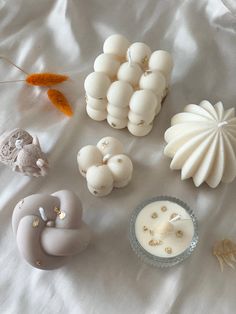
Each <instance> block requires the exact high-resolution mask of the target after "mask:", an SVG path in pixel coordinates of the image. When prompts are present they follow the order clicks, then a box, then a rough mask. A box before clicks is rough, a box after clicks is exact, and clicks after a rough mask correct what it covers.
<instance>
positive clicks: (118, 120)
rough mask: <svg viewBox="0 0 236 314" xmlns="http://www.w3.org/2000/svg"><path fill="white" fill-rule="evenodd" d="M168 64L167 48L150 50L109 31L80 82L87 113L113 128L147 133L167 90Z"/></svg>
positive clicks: (135, 132)
mask: <svg viewBox="0 0 236 314" xmlns="http://www.w3.org/2000/svg"><path fill="white" fill-rule="evenodd" d="M172 68H173V61H172V58H171V55H170V54H169V53H168V52H167V51H164V50H157V51H154V52H153V53H152V52H151V49H150V48H149V47H148V46H147V45H146V44H144V43H141V42H136V43H133V44H130V43H129V41H128V40H127V39H126V38H125V37H124V36H122V35H119V34H115V35H111V36H110V37H108V38H107V39H106V40H105V42H104V45H103V53H102V54H100V55H99V56H98V57H97V58H96V59H95V62H94V72H92V73H90V74H89V75H88V76H87V78H86V79H85V82H84V88H85V92H86V102H87V105H86V110H87V114H88V115H89V117H90V118H91V119H93V120H96V121H103V120H107V122H108V123H109V125H110V126H111V127H113V128H115V129H124V128H126V127H127V128H128V130H129V132H130V133H131V134H133V135H135V136H145V135H147V134H148V133H149V132H150V131H151V130H152V127H153V121H154V119H155V117H156V115H157V114H158V113H159V111H160V109H161V103H162V101H163V99H164V97H165V96H166V94H167V90H168V84H169V81H170V76H171V71H172Z"/></svg>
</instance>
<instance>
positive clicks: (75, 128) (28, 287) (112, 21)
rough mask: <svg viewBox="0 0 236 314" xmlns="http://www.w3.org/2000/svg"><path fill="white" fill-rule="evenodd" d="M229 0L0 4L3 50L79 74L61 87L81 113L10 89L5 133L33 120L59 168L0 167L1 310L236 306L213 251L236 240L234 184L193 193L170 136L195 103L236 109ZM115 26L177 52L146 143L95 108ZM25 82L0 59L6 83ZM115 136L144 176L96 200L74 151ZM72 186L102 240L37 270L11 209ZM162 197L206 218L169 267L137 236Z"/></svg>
mask: <svg viewBox="0 0 236 314" xmlns="http://www.w3.org/2000/svg"><path fill="white" fill-rule="evenodd" d="M224 3H225V4H226V5H227V6H228V8H227V7H226V6H225V5H224V4H223V2H221V1H220V0H209V1H207V0H198V1H196V0H195V1H194V0H189V1H181V0H179V1H177V0H165V1H164V0H163V1H160V0H159V1H151V0H150V1H147V0H146V1H138V0H136V1H128V0H119V1H109V0H93V1H85V0H84V1H82V0H81V1H79V0H78V1H76V0H74V1H73V0H68V1H65V0H58V1H56V0H55V1H52V0H41V1H33V0H32V1H30V0H18V1H13V0H8V1H7V0H0V54H1V55H5V56H8V57H9V58H10V59H12V60H14V61H15V62H16V63H17V64H19V65H20V66H22V67H23V68H24V69H25V70H27V71H28V72H39V71H55V72H58V73H68V74H69V75H70V76H71V78H72V80H71V81H70V82H68V83H65V84H62V85H61V86H60V89H61V90H63V91H64V92H65V94H66V95H67V97H68V99H69V100H70V102H71V103H72V104H73V107H74V109H75V115H74V117H73V118H72V119H67V118H64V116H62V115H61V114H60V113H58V112H57V111H56V110H55V109H54V108H53V107H52V106H51V105H50V104H49V103H48V101H47V98H46V97H45V91H44V90H43V89H38V88H32V87H29V86H26V85H25V84H24V83H16V84H8V85H7V84H4V85H3V84H2V85H0V106H1V107H0V109H1V111H0V131H1V132H2V131H4V130H5V129H7V128H13V127H23V128H26V129H27V130H28V131H30V132H31V133H35V134H37V135H38V136H39V139H40V142H41V146H42V147H43V148H44V150H45V151H46V152H48V153H49V159H50V163H51V171H50V174H49V175H48V176H47V177H46V178H39V179H30V178H27V177H23V176H21V175H19V174H16V173H12V172H11V171H10V170H9V169H7V168H5V167H4V166H0V191H1V192H0V204H1V205H0V206H1V210H0V311H1V313H3V314H5V313H7V314H10V313H14V314H15V313H23V314H27V313H72V314H73V313H86V314H90V313H96V314H97V313H99V314H104V313H110V314H113V313H114V314H116V313H129V314H133V313H135V314H139V313H140V314H144V313H147V314H165V313H173V314H179V313H181V314H190V313H191V314H195V313H214V314H218V313H219V314H231V313H235V305H236V301H235V293H236V284H235V272H233V271H232V270H231V269H228V268H226V269H225V271H224V273H223V274H222V273H220V271H219V266H218V264H217V262H216V260H215V258H214V257H213V256H212V254H211V250H212V245H213V243H214V242H215V240H217V239H222V238H224V237H230V238H232V239H234V240H235V241H236V230H235V229H236V211H235V203H236V194H235V188H236V183H235V182H234V183H232V184H230V185H227V186H225V185H220V186H219V187H218V188H217V189H210V188H208V187H207V186H206V185H204V186H202V187H200V188H195V187H194V185H193V183H192V181H191V180H187V181H184V182H181V180H180V173H179V172H173V171H170V169H169V163H170V160H168V159H167V158H165V157H164V156H163V147H164V145H165V144H164V140H163V135H164V131H165V129H166V128H167V127H168V126H169V123H170V118H171V117H172V115H173V114H175V113H177V112H179V111H181V110H182V109H183V107H184V106H185V105H187V104H188V103H197V104H198V103H199V102H200V101H201V100H203V99H208V100H209V101H211V102H213V103H215V102H217V101H219V100H222V101H223V103H224V105H225V106H226V108H230V107H232V106H235V99H236V97H235V96H236V88H235V75H236V17H235V14H236V10H235V0H224ZM229 10H231V11H232V12H230V11H229ZM112 33H122V34H124V35H126V36H127V37H128V38H129V39H130V41H133V42H134V41H143V42H145V43H147V44H148V45H150V47H151V48H152V49H153V50H155V49H160V48H161V49H166V50H168V51H170V52H171V53H172V55H173V58H174V62H175V67H174V73H173V80H172V86H171V89H170V93H169V95H168V97H167V99H166V101H165V104H164V106H163V109H162V111H161V113H160V115H159V116H158V117H157V119H156V122H155V127H154V129H153V131H152V133H151V134H149V135H148V136H147V137H145V138H141V139H138V138H135V137H133V136H132V135H130V134H129V133H128V132H127V131H124V130H123V131H116V130H113V129H111V128H110V127H109V126H108V125H107V124H106V122H103V123H97V122H94V121H92V120H91V119H89V118H88V117H87V115H86V113H85V101H84V97H83V80H84V77H85V76H86V75H87V74H88V73H89V72H91V71H92V65H93V60H94V58H95V56H97V55H98V54H99V53H101V49H102V44H103V41H104V40H105V38H106V37H107V36H109V35H110V34H112ZM23 77H24V76H23V74H22V73H20V72H18V71H17V70H15V69H14V68H12V67H10V66H9V65H7V64H6V63H5V62H3V61H1V60H0V80H6V79H15V78H23ZM107 135H111V136H115V137H117V138H118V139H120V140H121V141H122V142H123V143H124V144H125V147H126V151H127V153H128V154H129V155H130V156H131V157H132V159H133V161H134V166H135V171H134V176H133V180H132V183H131V184H130V185H129V186H128V187H127V188H125V189H121V190H115V191H113V192H112V193H111V194H110V195H109V196H108V197H106V198H102V199H97V198H94V197H93V196H92V195H91V194H90V193H89V192H88V190H87V188H86V183H85V180H84V179H83V178H82V177H81V176H80V175H79V173H78V171H77V163H76V154H77V151H78V149H79V148H80V147H82V146H84V145H86V144H94V143H96V142H97V141H98V140H99V139H100V138H101V137H103V136H107ZM64 188H67V189H71V190H74V191H75V192H76V193H77V194H78V195H79V196H80V198H81V200H82V202H83V206H84V218H85V220H86V221H87V222H88V223H89V224H90V226H91V227H92V229H93V232H94V237H93V241H92V243H91V245H90V246H89V248H88V249H87V250H86V251H84V252H83V253H82V254H81V255H79V256H77V257H75V258H74V259H72V260H71V262H69V263H68V264H67V265H66V266H65V267H63V268H62V269H59V270H56V271H50V272H44V271H40V270H36V269H33V268H31V267H30V266H29V265H28V264H26V263H25V262H24V261H23V260H22V259H21V258H20V256H19V253H18V250H17V247H16V244H15V239H14V237H13V234H12V230H11V214H12V210H13V208H14V206H15V204H16V203H17V202H18V201H19V200H20V199H21V198H23V197H25V196H27V195H29V194H32V193H38V192H46V193H51V192H54V191H56V190H59V189H64ZM161 194H167V195H171V196H176V197H178V198H180V199H182V200H184V201H185V202H187V203H188V204H189V205H190V206H191V207H192V208H194V209H195V212H196V215H197V216H198V219H199V233H200V241H199V245H198V247H197V249H196V251H195V252H194V254H193V256H191V258H189V259H188V260H186V261H185V262H184V263H183V264H181V265H179V266H177V267H174V268H172V269H169V270H159V269H155V268H152V267H149V266H146V265H143V264H142V263H141V262H140V261H139V260H138V259H137V258H136V256H135V255H134V253H133V252H132V251H131V248H130V245H129V242H128V224H129V217H130V215H131V212H132V210H133V208H134V207H136V206H137V205H138V204H139V203H140V202H141V201H143V200H145V199H147V198H150V197H152V196H156V195H161Z"/></svg>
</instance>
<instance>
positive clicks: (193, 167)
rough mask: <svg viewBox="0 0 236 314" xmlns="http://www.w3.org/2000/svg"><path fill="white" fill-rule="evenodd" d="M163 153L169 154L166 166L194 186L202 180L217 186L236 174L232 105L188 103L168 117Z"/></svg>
mask: <svg viewBox="0 0 236 314" xmlns="http://www.w3.org/2000/svg"><path fill="white" fill-rule="evenodd" d="M165 140H166V142H167V145H166V147H165V150H164V153H165V155H166V156H168V157H170V158H172V161H171V164H170V168H171V169H174V170H175V169H177V170H178V169H180V170H181V179H182V180H185V179H188V178H193V182H194V184H195V186H197V187H198V186H200V185H201V184H202V183H203V182H206V183H207V184H208V185H209V186H210V187H212V188H215V187H217V186H218V185H219V184H220V182H221V181H222V182H224V183H229V182H232V181H233V180H234V179H235V176H236V117H235V109H234V108H231V109H227V110H225V109H224V106H223V104H222V102H218V103H217V104H215V105H212V104H211V103H210V102H209V101H206V100H204V101H202V102H201V103H200V105H194V104H191V105H188V106H186V107H185V108H184V111H183V112H181V113H178V114H176V115H175V116H174V117H173V118H172V120H171V127H170V128H169V129H167V131H166V132H165Z"/></svg>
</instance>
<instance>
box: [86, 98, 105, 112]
mask: <svg viewBox="0 0 236 314" xmlns="http://www.w3.org/2000/svg"><path fill="white" fill-rule="evenodd" d="M86 102H87V105H88V106H89V107H90V108H92V109H95V110H106V108H107V100H106V99H97V98H93V97H91V96H89V95H86Z"/></svg>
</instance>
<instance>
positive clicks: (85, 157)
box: [77, 137, 133, 196]
mask: <svg viewBox="0 0 236 314" xmlns="http://www.w3.org/2000/svg"><path fill="white" fill-rule="evenodd" d="M123 152H124V148H123V145H122V143H121V142H120V141H118V140H117V139H115V138H114V137H104V138H102V139H101V140H100V141H99V142H98V143H97V146H93V145H87V146H84V147H83V148H81V149H80V151H79V152H78V155H77V162H78V167H79V171H80V173H81V174H82V176H84V177H86V180H87V185H88V189H89V191H90V192H91V193H92V194H93V195H94V196H106V195H108V194H109V193H110V192H111V191H112V189H113V187H116V188H121V187H125V186H126V185H127V184H128V183H129V182H130V180H131V178H132V173H133V164H132V161H131V160H130V158H129V157H128V156H126V155H124V154H123Z"/></svg>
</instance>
